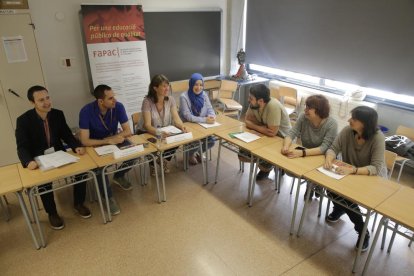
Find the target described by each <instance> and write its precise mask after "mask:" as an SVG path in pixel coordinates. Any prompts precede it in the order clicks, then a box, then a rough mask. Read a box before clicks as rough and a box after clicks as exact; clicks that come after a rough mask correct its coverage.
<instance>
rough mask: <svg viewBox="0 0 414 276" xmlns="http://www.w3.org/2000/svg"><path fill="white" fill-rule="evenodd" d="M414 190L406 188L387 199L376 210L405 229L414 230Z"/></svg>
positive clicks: (403, 187) (402, 187)
mask: <svg viewBox="0 0 414 276" xmlns="http://www.w3.org/2000/svg"><path fill="white" fill-rule="evenodd" d="M413 200H414V189H413V188H410V187H406V186H401V188H400V189H399V190H398V191H397V192H396V193H395V194H393V195H392V196H390V197H389V198H387V199H386V200H385V201H384V202H382V203H381V204H380V205H378V206H377V207H375V210H376V211H377V212H379V213H381V214H382V215H384V216H386V217H388V218H390V219H391V220H392V221H395V222H397V223H399V224H402V225H404V226H405V227H408V228H411V229H412V230H413V229H414V204H413Z"/></svg>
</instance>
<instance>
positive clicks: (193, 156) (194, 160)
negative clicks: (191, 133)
mask: <svg viewBox="0 0 414 276" xmlns="http://www.w3.org/2000/svg"><path fill="white" fill-rule="evenodd" d="M188 163H190V165H193V166H194V165H197V164H198V160H197V158H196V155H195V154H193V155H191V156H190V158H189V159H188Z"/></svg>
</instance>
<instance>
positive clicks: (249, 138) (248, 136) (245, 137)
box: [234, 132, 260, 143]
mask: <svg viewBox="0 0 414 276" xmlns="http://www.w3.org/2000/svg"><path fill="white" fill-rule="evenodd" d="M234 137H236V138H237V139H240V140H242V141H243V142H246V143H250V142H253V141H255V140H257V139H259V138H260V136H258V135H256V134H253V133H250V132H242V133H239V134H234Z"/></svg>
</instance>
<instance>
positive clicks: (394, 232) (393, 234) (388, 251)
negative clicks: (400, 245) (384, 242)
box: [387, 223, 399, 254]
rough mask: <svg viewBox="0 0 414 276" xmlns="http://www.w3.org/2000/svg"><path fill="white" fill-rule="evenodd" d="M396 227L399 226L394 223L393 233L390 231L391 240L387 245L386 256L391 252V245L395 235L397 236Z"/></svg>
mask: <svg viewBox="0 0 414 276" xmlns="http://www.w3.org/2000/svg"><path fill="white" fill-rule="evenodd" d="M398 225H399V224H398V223H395V227H394V231H392V236H391V240H390V243H389V244H388V250H387V253H388V254H389V253H390V252H391V248H392V245H393V244H394V240H395V235H396V234H397V229H398Z"/></svg>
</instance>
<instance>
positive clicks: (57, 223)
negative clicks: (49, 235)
mask: <svg viewBox="0 0 414 276" xmlns="http://www.w3.org/2000/svg"><path fill="white" fill-rule="evenodd" d="M49 223H50V227H52V229H54V230H61V229H63V228H64V227H65V224H64V223H63V220H62V218H61V217H59V215H58V214H57V213H56V214H49Z"/></svg>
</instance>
